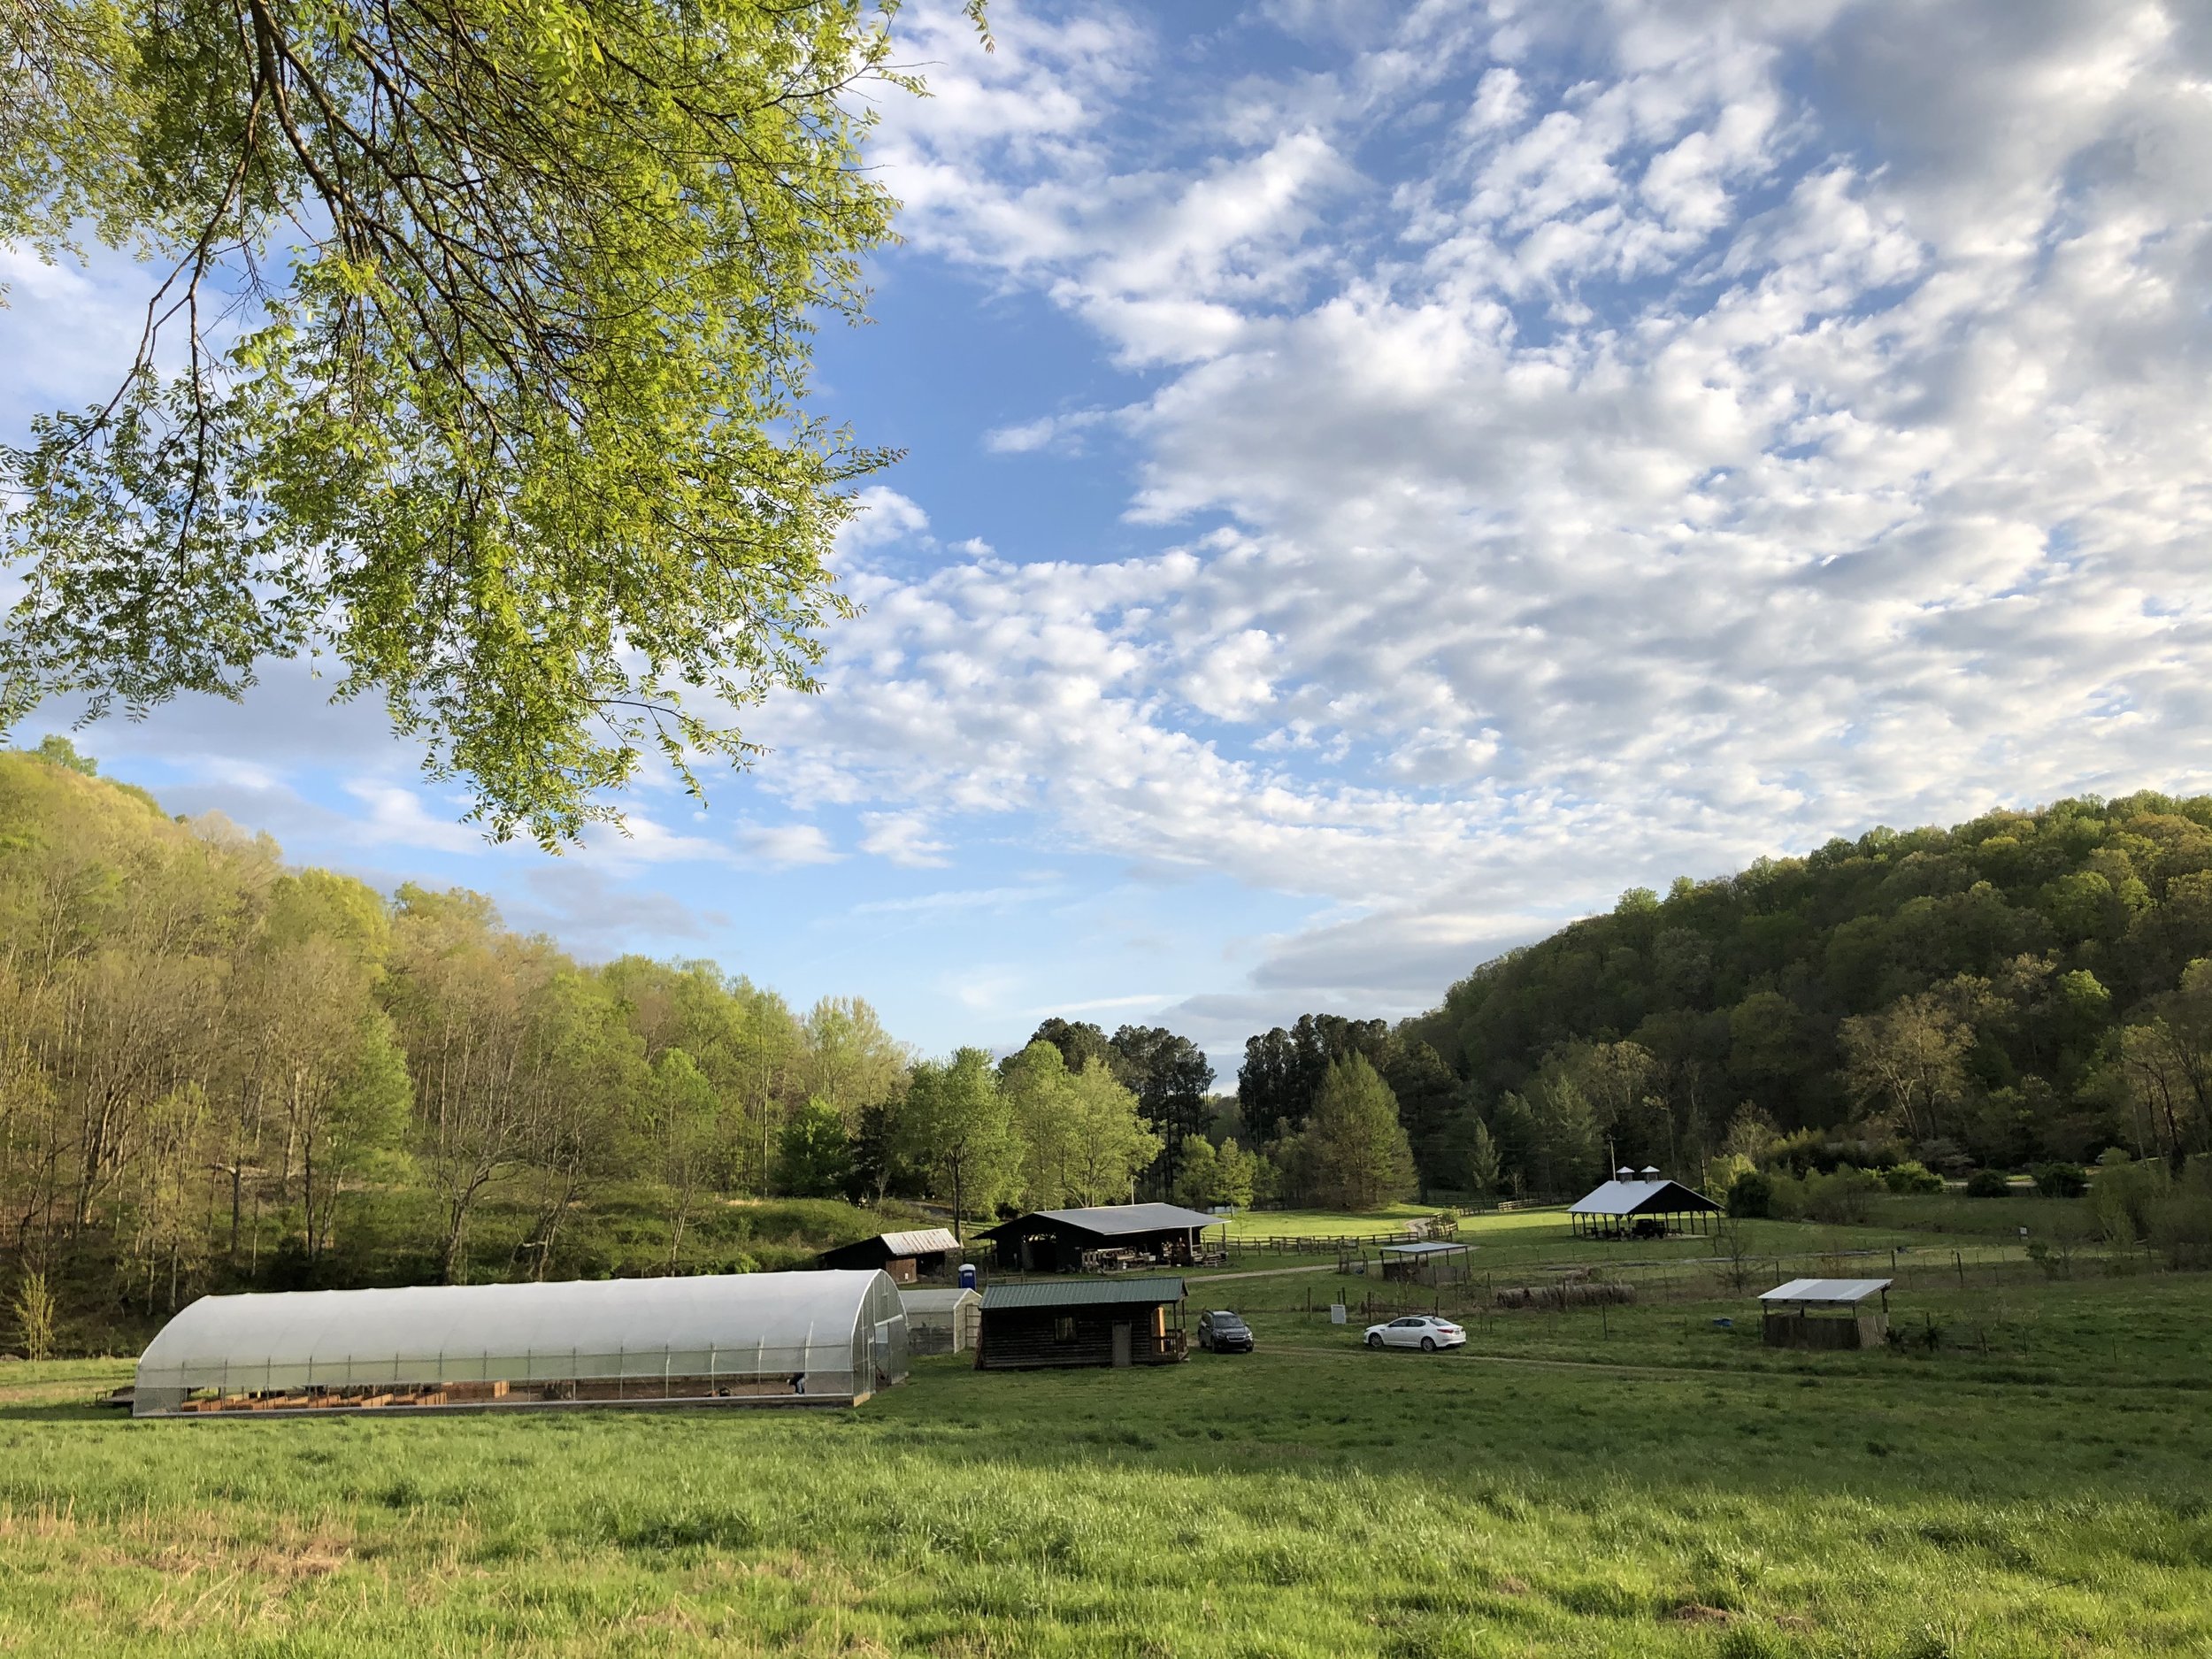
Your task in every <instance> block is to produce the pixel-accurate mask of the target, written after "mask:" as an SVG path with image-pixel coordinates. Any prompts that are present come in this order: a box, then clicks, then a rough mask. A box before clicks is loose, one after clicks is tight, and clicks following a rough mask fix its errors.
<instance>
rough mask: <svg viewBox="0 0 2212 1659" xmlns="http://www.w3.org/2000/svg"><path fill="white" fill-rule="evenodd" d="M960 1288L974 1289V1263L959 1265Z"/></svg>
mask: <svg viewBox="0 0 2212 1659" xmlns="http://www.w3.org/2000/svg"><path fill="white" fill-rule="evenodd" d="M960 1288H961V1289H963V1290H973V1289H974V1288H975V1263H973V1262H963V1263H960Z"/></svg>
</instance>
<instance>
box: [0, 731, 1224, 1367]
mask: <svg viewBox="0 0 2212 1659" xmlns="http://www.w3.org/2000/svg"><path fill="white" fill-rule="evenodd" d="M1089 1030H1090V1028H1084V1031H1083V1032H1082V1033H1073V1035H1074V1036H1076V1037H1080V1036H1084V1035H1087V1034H1088V1033H1089ZM1045 1034H1046V1035H1048V1036H1049V1035H1051V1034H1053V1033H1052V1031H1050V1030H1048V1033H1045ZM1059 1034H1060V1035H1061V1036H1062V1038H1063V1040H1064V1041H1062V1042H1061V1043H1055V1042H1054V1041H1034V1042H1033V1043H1031V1044H1030V1045H1029V1046H1028V1047H1027V1048H1025V1049H1023V1050H1021V1051H1020V1052H1018V1053H1017V1054H1014V1055H1010V1056H1007V1057H1006V1058H1005V1059H1003V1060H995V1059H994V1057H993V1056H990V1055H989V1054H987V1053H985V1052H983V1051H982V1050H979V1049H973V1048H969V1049H962V1050H960V1051H959V1052H957V1053H956V1054H955V1055H953V1056H951V1057H950V1058H949V1059H947V1060H944V1061H918V1060H917V1059H916V1058H915V1056H913V1055H912V1054H911V1053H910V1050H909V1049H908V1048H907V1047H906V1046H905V1045H904V1044H902V1043H900V1042H897V1041H894V1040H893V1039H892V1037H891V1036H890V1035H889V1034H888V1033H886V1032H885V1030H884V1029H883V1027H882V1025H881V1024H880V1023H879V1021H878V1019H877V1018H876V1015H875V1013H874V1011H873V1010H872V1009H871V1008H870V1006H869V1005H868V1004H867V1003H866V1002H863V1001H860V1000H859V999H857V998H837V997H826V998H824V999H822V1000H821V1001H820V1002H817V1003H816V1004H815V1005H814V1006H813V1007H812V1008H811V1009H810V1010H807V1011H806V1012H805V1013H803V1014H801V1013H799V1012H797V1011H795V1010H793V1009H792V1008H791V1007H789V1006H788V1005H787V1003H786V1002H785V1001H784V999H783V998H782V997H780V996H779V995H776V994H775V993H774V992H773V991H770V990H766V989H764V988H762V987H758V986H756V985H754V984H752V983H751V982H749V980H747V979H742V978H735V977H732V976H729V975H726V973H724V972H722V970H720V969H719V968H718V967H717V966H716V965H715V964H711V963H704V962H687V963H665V962H652V961H647V960H645V959H643V958H641V957H635V956H629V957H624V958H621V959H619V960H617V961H615V962H611V963H607V964H600V965H587V964H579V963H577V962H575V961H573V960H572V959H571V958H570V957H569V956H566V955H565V954H564V953H563V952H562V951H561V950H560V949H558V948H557V946H556V945H555V944H554V943H553V942H552V941H549V940H547V939H544V938H541V937H534V936H529V935H525V934H522V933H516V932H514V931H513V930H511V929H510V928H508V927H507V926H504V925H503V923H502V922H501V920H500V918H499V916H498V914H497V912H496V911H495V909H494V908H493V906H492V904H491V902H489V901H488V899H486V898H484V897H482V896H481V895H477V894H473V893H469V892H465V891H460V890H454V891H449V892H442V893H433V892H429V891H426V890H425V889H423V888H420V887H401V888H400V889H399V890H398V892H397V893H396V895H392V896H391V897H389V898H387V897H385V896H384V895H380V894H379V893H377V892H375V891H373V889H371V888H370V887H366V886H365V885H364V884H363V883H361V882H359V881H357V880H355V879H351V878H349V877H346V876H342V875H336V874H333V873H331V872H327V871H322V870H312V869H297V868H293V867H289V866H288V865H286V864H284V862H283V860H282V858H281V856H280V852H279V849H278V848H277V847H276V845H275V843H273V841H270V840H269V839H268V838H267V837H265V836H250V835H247V834H244V833H241V832H240V831H239V830H238V829H237V828H235V827H234V826H232V825H231V824H229V823H228V822H227V820H225V819H222V818H216V817H211V818H200V819H192V820H179V819H175V818H171V817H169V816H168V815H166V814H165V813H164V812H163V811H162V810H161V809H160V807H159V805H158V804H157V803H156V802H155V801H154V800H153V798H152V797H151V796H150V795H147V794H146V793H145V792H144V791H142V790H139V789H135V788H133V787H129V786H127V785H124V784H118V783H113V782H110V781H108V780H104V779H101V778H99V777H98V776H96V767H95V766H94V765H93V764H92V763H90V762H89V761H88V760H85V759H83V758H82V757H79V756H78V755H77V754H76V753H75V751H74V750H73V749H72V748H71V746H70V745H69V744H68V743H67V742H65V741H60V740H52V739H50V740H49V741H48V742H47V744H46V745H45V746H44V748H43V749H42V750H41V751H40V752H39V753H37V754H27V753H21V752H12V753H0V1349H4V1348H7V1347H9V1346H10V1345H11V1344H13V1345H15V1346H17V1347H23V1346H28V1347H31V1348H42V1347H45V1346H50V1345H54V1346H60V1347H64V1348H67V1347H72V1346H83V1345H86V1344H88V1343H90V1344H97V1343H99V1342H100V1341H103V1340H108V1338H107V1337H104V1336H103V1334H102V1333H118V1334H119V1333H124V1332H127V1331H128V1330H130V1329H132V1328H133V1327H134V1325H142V1324H143V1323H144V1322H145V1321H147V1320H150V1319H152V1318H154V1317H158V1316H160V1315H162V1314H164V1313H165V1312H166V1311H168V1310H172V1309H173V1308H175V1307H176V1306H178V1305H180V1303H181V1302H185V1301H188V1300H189V1299H190V1298H191V1297H192V1296H194V1295H196V1294H201V1293H202V1292H204V1291H208V1290H235V1289H252V1288H261V1289H273V1288H291V1287H299V1286H341V1285H351V1284H362V1283H392V1282H422V1281H426V1280H435V1279H448V1280H463V1279H498V1278H518V1277H537V1278H544V1277H554V1278H566V1277H577V1276H584V1275H591V1274H605V1273H624V1274H635V1273H654V1272H695V1271H731V1270H740V1271H742V1270H747V1269H750V1268H754V1267H775V1266H787V1265H793V1264H795V1263H803V1262H806V1261H808V1260H810V1258H811V1256H812V1254H813V1252H814V1251H815V1250H817V1249H818V1248H821V1247H822V1246H823V1245H825V1244H828V1243H833V1242H837V1241H840V1240H841V1239H844V1238H850V1237H856V1236H858V1235H860V1234H861V1233H866V1232H871V1231H874V1230H877V1229H878V1228H879V1227H880V1226H881V1225H884V1224H883V1221H882V1219H881V1217H871V1216H870V1215H868V1214H866V1213H864V1211H862V1210H856V1209H854V1208H852V1207H851V1205H852V1203H853V1202H859V1203H863V1204H866V1205H869V1206H880V1205H882V1204H884V1203H885V1202H887V1201H890V1200H895V1199H899V1198H910V1199H927V1198H941V1199H944V1200H951V1201H956V1202H957V1203H958V1204H959V1205H960V1207H961V1208H963V1209H964V1211H965V1212H966V1213H967V1214H968V1215H970V1216H978V1215H983V1216H987V1215H989V1214H991V1213H993V1211H994V1210H995V1208H996V1207H998V1206H1000V1205H1005V1204H1021V1205H1033V1206H1044V1205H1057V1204H1069V1203H1087V1202H1115V1201H1120V1200H1125V1199H1127V1198H1128V1197H1129V1195H1130V1194H1131V1191H1132V1187H1133V1184H1134V1183H1135V1182H1136V1181H1138V1180H1139V1179H1141V1177H1142V1176H1144V1174H1145V1173H1146V1172H1147V1171H1150V1172H1151V1175H1152V1179H1153V1180H1154V1182H1155V1184H1156V1185H1157V1186H1159V1187H1162V1188H1163V1189H1164V1187H1165V1183H1166V1181H1167V1175H1166V1168H1167V1164H1166V1160H1165V1159H1164V1157H1163V1156H1162V1155H1163V1153H1164V1148H1165V1147H1166V1145H1167V1142H1168V1141H1169V1139H1170V1137H1171V1135H1172V1134H1173V1133H1175V1131H1177V1130H1178V1129H1179V1128H1182V1127H1185V1126H1187V1125H1189V1124H1190V1123H1192V1122H1194V1121H1195V1119H1196V1118H1197V1117H1198V1116H1200V1115H1202V1112H1203V1110H1204V1091H1205V1088H1206V1086H1207V1085H1208V1083H1209V1082H1210V1080H1211V1078H1212V1072H1211V1070H1210V1068H1209V1067H1207V1065H1206V1064H1205V1060H1204V1056H1202V1055H1200V1054H1199V1053H1198V1051H1197V1050H1196V1049H1195V1048H1193V1047H1192V1046H1191V1045H1190V1044H1189V1043H1187V1041H1183V1040H1181V1039H1179V1038H1175V1037H1173V1036H1172V1035H1171V1033H1167V1032H1164V1031H1158V1030H1153V1029H1149V1028H1141V1027H1125V1028H1124V1029H1123V1030H1122V1031H1120V1032H1118V1033H1116V1034H1115V1037H1114V1038H1113V1039H1112V1040H1111V1041H1110V1042H1107V1041H1105V1040H1103V1039H1102V1040H1101V1042H1100V1043H1099V1044H1098V1045H1096V1046H1095V1052H1094V1051H1092V1050H1091V1049H1089V1048H1086V1047H1085V1046H1084V1044H1083V1043H1082V1042H1080V1041H1072V1040H1070V1033H1067V1032H1061V1033H1059ZM827 1201H838V1202H827ZM901 1213H905V1214H911V1213H913V1212H911V1211H904V1212H901ZM56 1330H58V1332H59V1333H60V1334H59V1336H58V1337H56V1336H55V1335H54V1332H55V1331H56ZM41 1332H43V1333H45V1334H43V1335H41V1336H40V1337H39V1340H36V1341H30V1340H27V1334H26V1333H31V1334H37V1333H41Z"/></svg>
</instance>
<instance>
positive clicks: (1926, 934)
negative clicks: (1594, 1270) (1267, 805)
mask: <svg viewBox="0 0 2212 1659" xmlns="http://www.w3.org/2000/svg"><path fill="white" fill-rule="evenodd" d="M1334 1024H1335V1027H1336V1031H1335V1034H1334V1036H1333V1038H1332V1036H1331V1033H1330V1032H1329V1031H1328V1030H1327V1029H1325V1025H1326V1022H1302V1025H1310V1034H1309V1037H1308V1041H1307V1042H1306V1044H1305V1047H1306V1048H1310V1049H1312V1050H1313V1051H1314V1052H1315V1054H1317V1055H1320V1054H1324V1053H1325V1052H1326V1051H1327V1050H1328V1049H1329V1048H1330V1047H1331V1046H1332V1043H1333V1045H1334V1046H1335V1047H1337V1048H1344V1047H1358V1048H1362V1049H1363V1050H1364V1051H1368V1052H1371V1053H1373V1054H1374V1055H1376V1056H1377V1057H1378V1060H1379V1064H1381V1065H1382V1067H1383V1069H1384V1071H1385V1073H1386V1075H1388V1076H1390V1077H1391V1078H1392V1079H1393V1082H1394V1086H1396V1087H1398V1090H1399V1095H1400V1105H1401V1110H1402V1111H1405V1112H1406V1114H1407V1117H1408V1126H1409V1129H1410V1130H1411V1131H1412V1132H1413V1134H1414V1140H1415V1144H1416V1148H1417V1153H1418V1155H1419V1156H1420V1158H1421V1160H1422V1163H1423V1165H1424V1174H1425V1177H1426V1178H1427V1179H1429V1180H1431V1181H1432V1182H1433V1183H1435V1184H1438V1185H1442V1186H1448V1187H1457V1188H1494V1189H1495V1188H1503V1187H1515V1186H1518V1187H1524V1188H1526V1189H1529V1190H1534V1191H1542V1192H1564V1191H1568V1190H1571V1189H1573V1188H1576V1187H1579V1186H1580V1185H1581V1184H1583V1183H1584V1182H1586V1181H1588V1180H1589V1179H1593V1178H1594V1176H1596V1175H1597V1174H1598V1173H1599V1172H1600V1171H1601V1170H1602V1169H1603V1168H1605V1167H1606V1166H1607V1164H1608V1162H1609V1160H1610V1161H1615V1162H1619V1163H1627V1164H1636V1165H1639V1166H1640V1165H1642V1164H1647V1163H1649V1164H1659V1165H1661V1166H1662V1167H1664V1168H1668V1169H1671V1170H1688V1171H1693V1172H1694V1171H1695V1170H1696V1169H1697V1167H1698V1166H1699V1165H1700V1164H1701V1163H1703V1161H1704V1160H1705V1159H1706V1158H1707V1156H1709V1155H1712V1154H1716V1153H1717V1152H1719V1151H1721V1150H1723V1149H1724V1148H1725V1149H1727V1150H1730V1151H1733V1152H1737V1153H1740V1154H1744V1155H1747V1156H1751V1157H1753V1158H1754V1159H1755V1161H1762V1162H1766V1163H1770V1164H1776V1163H1791V1164H1797V1165H1798V1166H1800V1167H1804V1166H1806V1165H1809V1164H1822V1165H1832V1164H1835V1163H1836V1162H1839V1161H1845V1160H1847V1161H1851V1162H1855V1163H1859V1164H1885V1163H1887V1162H1891V1161H1893V1160H1896V1159H1901V1158H1905V1157H1917V1158H1918V1159H1920V1160H1921V1161H1922V1162H1924V1163H1925V1164H1929V1165H1930V1166H1931V1167H1933V1168H1936V1169H1938V1170H1942V1171H1951V1172H1962V1171H1964V1170H1965V1169H1967V1168H1969V1167H1970V1166H1976V1165H1985V1166H1995V1167H2000V1168H2018V1167H2021V1166H2024V1165H2027V1164H2032V1163H2035V1162H2037V1161H2039V1160H2045V1159H2053V1160H2068V1161H2082V1160H2087V1159H2091V1158H2093V1157H2095V1156H2097V1155H2098V1154H2099V1153H2100V1152H2101V1151H2102V1150H2104V1149H2106V1148H2112V1147H2118V1148H2124V1149H2125V1150H2126V1151H2128V1152H2129V1153H2130V1154H2131V1155H2133V1156H2168V1157H2174V1156H2181V1155H2185V1154H2187V1153H2189V1152H2193V1151H2198V1150H2202V1149H2203V1148H2205V1147H2206V1146H2207V1144H2208V1125H2212V1113H2208V1101H2212V798H2208V797H2192V798H2189V799H2184V800H2176V799H2172V798H2170V797H2167V796H2163V795H2129V796H2126V797H2124V798H2123V799H2119V800H2115V801H2109V802H2108V801H2101V800H2098V799H2095V798H2084V799H2079V800H2069V801H2062V802H2059V803H2055V804H2054V805H2052V806H2049V807H2046V808H2043V809H2041V810H2037V811H2033V812H1998V813H1992V814H1989V815H1988V816H1986V817H1984V818H1977V819H1975V820H1974V821H1973V822H1971V823H1968V824H1962V825H1959V826H1955V827H1954V828H1951V829H1948V830H1944V829H1919V830H1912V831H1905V832H1899V831H1894V830H1888V829H1877V830H1874V831H1872V832H1870V833H1868V834H1866V835H1863V836H1862V837H1861V838H1860V839H1859V840H1857V841H1840V840H1839V841H1831V842H1829V843H1828V844H1827V845H1826V846H1824V847H1823V848H1821V849H1819V850H1818V851H1817V852H1815V853H1813V854H1811V855H1810V856H1808V857H1804V858H1789V859H1775V860H1762V861H1761V862H1760V863H1758V864H1754V865H1753V866H1752V867H1751V868H1749V869H1748V870H1746V871H1744V872H1741V873H1740V874H1737V875H1733V876H1729V877H1725V878H1723V879H1717V880H1709V881H1692V880H1689V879H1680V880H1678V881H1676V882H1675V884H1674V886H1673V887H1672V889H1671V891H1670V892H1669V893H1668V894H1667V895H1666V896H1664V897H1661V896H1659V895H1656V894H1655V893H1651V892H1649V891H1646V890H1641V889H1639V890H1635V891H1632V892H1630V893H1627V894H1625V895H1623V896H1622V898H1621V900H1620V902H1619V903H1618V904H1617V906H1616V907H1615V908H1614V910H1613V911H1612V912H1611V913H1610V914H1609V915H1605V916H1598V917H1593V918H1588V919H1586V920H1584V921H1579V922H1577V923H1574V924H1573V925H1572V926H1568V927H1566V928H1563V929H1562V930H1561V931H1560V932H1559V933H1555V934H1554V935H1553V936H1552V937H1550V938H1549V939H1547V940H1545V941H1542V942H1541V943H1540V944H1536V945H1532V946H1530V947H1528V948H1527V949H1522V950H1517V951H1514V952H1512V953H1511V954H1509V955H1508V956H1502V957H1500V958H1499V959H1497V960H1496V961H1494V962H1490V963H1487V964H1484V965H1483V966H1481V967H1479V968H1478V969H1477V970H1476V971H1475V972H1473V973H1471V974H1470V975H1469V976H1468V977H1467V978H1466V979H1463V980H1461V981H1460V982H1459V983H1458V984H1456V985H1455V986H1453V987H1451V989H1450V991H1449V992H1448V994H1447V995H1446V996H1445V999H1444V1002H1443V1005H1442V1006H1441V1007H1440V1008H1438V1009H1437V1010H1434V1011H1433V1012H1432V1013H1430V1014H1428V1015H1425V1016H1424V1017H1422V1018H1418V1019H1414V1020H1410V1021H1408V1022H1406V1023H1405V1024H1404V1025H1402V1026H1400V1027H1399V1028H1397V1029H1396V1030H1394V1031H1386V1030H1384V1029H1383V1028H1382V1027H1381V1026H1380V1025H1358V1024H1356V1023H1348V1022H1342V1021H1339V1022H1335V1023H1334ZM1297 1036H1298V1033H1296V1032H1292V1033H1270V1035H1269V1036H1268V1037H1264V1038H1256V1039H1254V1040H1253V1042H1252V1044H1251V1045H1250V1046H1249V1048H1248V1059H1247V1066H1246V1071H1247V1074H1248V1075H1247V1077H1246V1079H1245V1083H1244V1093H1245V1095H1246V1097H1247V1106H1246V1111H1247V1115H1248V1118H1249V1117H1250V1116H1251V1114H1252V1110H1253V1102H1254V1100H1255V1099H1257V1100H1259V1101H1260V1102H1262V1103H1263V1105H1265V1103H1266V1102H1267V1101H1268V1099H1269V1089H1270V1088H1271V1087H1276V1088H1279V1087H1280V1085H1279V1081H1278V1079H1279V1077H1280V1076H1281V1075H1282V1074H1283V1072H1284V1070H1285V1067H1286V1065H1287V1066H1289V1067H1290V1069H1291V1070H1292V1071H1294V1070H1295V1062H1296V1059H1297V1056H1298V1053H1299V1049H1300V1045H1299V1043H1298V1041H1296V1039H1297ZM1256 1085H1257V1086H1258V1087H1255V1086H1256ZM1273 1110H1275V1111H1276V1113H1277V1114H1278V1115H1281V1114H1282V1113H1283V1111H1284V1110H1285V1109H1284V1108H1283V1107H1282V1106H1280V1105H1276V1106H1274V1108H1273Z"/></svg>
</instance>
